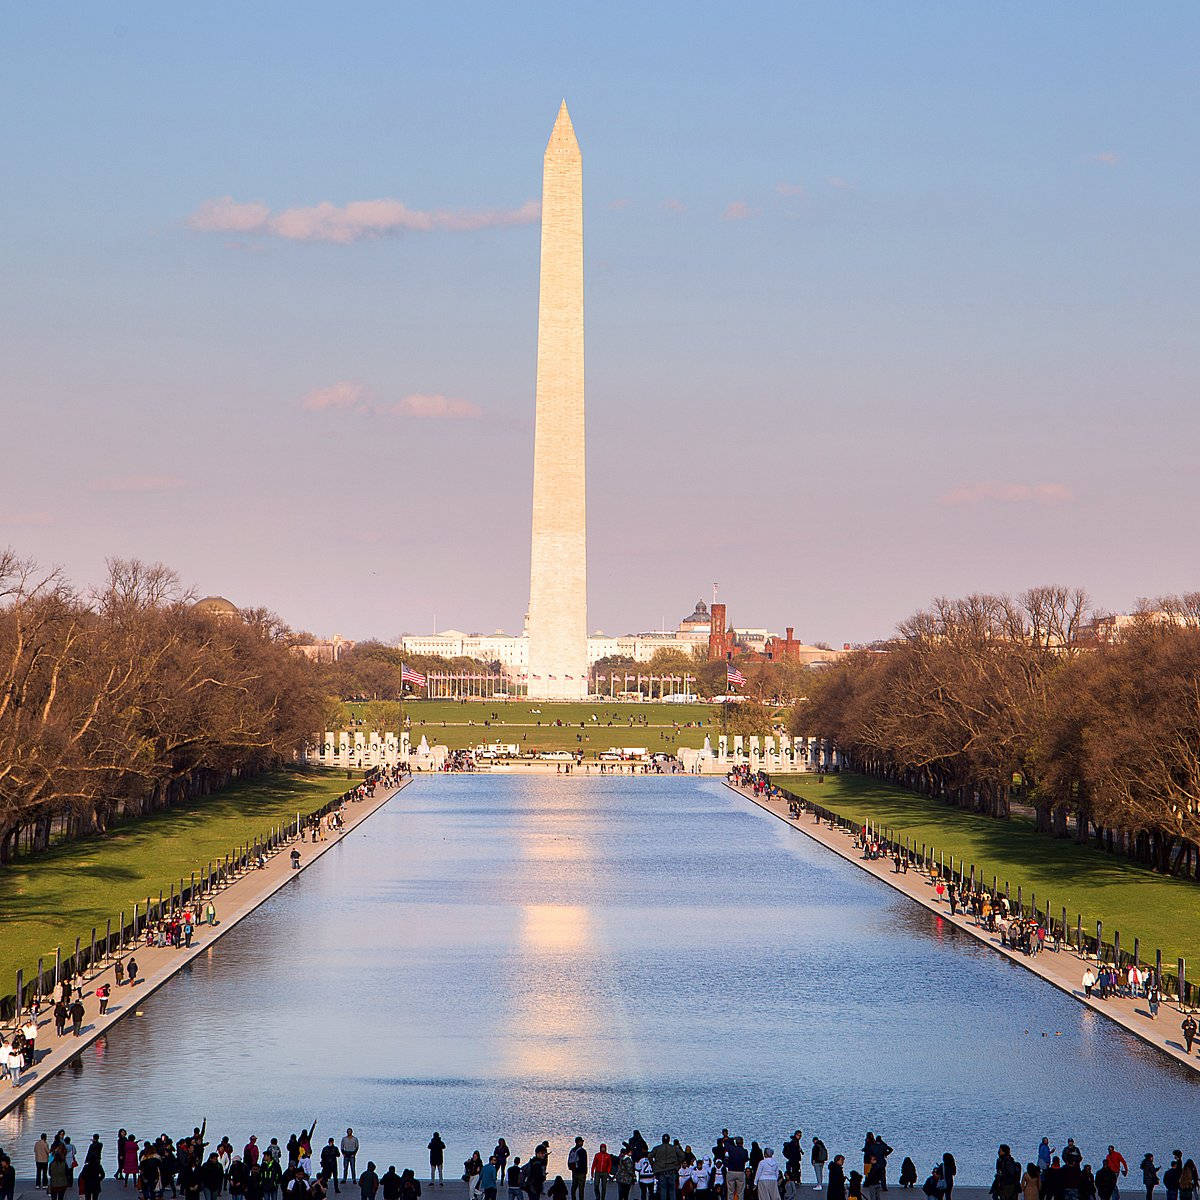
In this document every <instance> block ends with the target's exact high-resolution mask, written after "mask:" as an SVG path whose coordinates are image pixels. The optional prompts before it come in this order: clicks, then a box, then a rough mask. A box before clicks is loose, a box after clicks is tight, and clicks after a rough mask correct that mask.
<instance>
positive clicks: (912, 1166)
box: [900, 1158, 917, 1192]
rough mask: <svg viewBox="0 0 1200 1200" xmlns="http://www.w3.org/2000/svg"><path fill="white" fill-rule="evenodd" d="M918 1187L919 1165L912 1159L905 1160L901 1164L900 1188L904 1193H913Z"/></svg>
mask: <svg viewBox="0 0 1200 1200" xmlns="http://www.w3.org/2000/svg"><path fill="white" fill-rule="evenodd" d="M916 1186H917V1164H916V1163H915V1162H913V1160H912V1159H911V1158H905V1160H904V1161H903V1162H902V1163H901V1164H900V1187H901V1189H902V1190H903V1191H906V1192H911V1191H912V1189H913V1188H915V1187H916Z"/></svg>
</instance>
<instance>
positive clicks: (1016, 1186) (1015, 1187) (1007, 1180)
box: [990, 1145, 1021, 1200]
mask: <svg viewBox="0 0 1200 1200" xmlns="http://www.w3.org/2000/svg"><path fill="white" fill-rule="evenodd" d="M1020 1188H1021V1172H1020V1169H1019V1168H1018V1167H1017V1160H1016V1159H1015V1158H1013V1156H1012V1151H1011V1150H1010V1149H1009V1148H1008V1146H1007V1145H1001V1147H1000V1151H999V1153H998V1155H997V1156H996V1174H995V1176H994V1177H993V1179H992V1186H991V1191H990V1194H991V1196H992V1200H1016V1197H1017V1192H1018V1191H1020Z"/></svg>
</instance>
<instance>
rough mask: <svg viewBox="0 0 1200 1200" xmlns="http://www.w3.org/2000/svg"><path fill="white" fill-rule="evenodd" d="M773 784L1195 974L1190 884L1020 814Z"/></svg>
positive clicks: (840, 782) (864, 787)
mask: <svg viewBox="0 0 1200 1200" xmlns="http://www.w3.org/2000/svg"><path fill="white" fill-rule="evenodd" d="M773 782H775V783H777V784H779V785H780V787H784V788H787V789H788V790H789V791H791V792H794V793H796V794H797V795H799V796H801V797H804V798H807V799H811V800H812V801H814V802H815V803H817V804H820V805H823V806H824V807H825V808H828V809H830V810H831V811H833V812H836V813H838V814H839V815H841V816H844V817H847V818H849V819H850V820H853V821H855V822H860V823H865V822H866V821H868V820H870V821H872V822H874V823H878V824H879V826H880V827H881V828H882V827H885V826H886V827H890V828H891V829H892V830H894V831H895V836H896V837H897V838H899V839H901V840H902V839H903V838H905V837H909V838H911V839H914V840H915V841H916V842H917V845H918V847H919V846H920V844H921V843H922V842H925V843H926V844H927V845H930V846H936V847H937V849H938V850H939V851H940V850H944V851H945V853H946V862H947V863H949V861H950V855H951V854H953V855H954V857H955V862H956V864H957V861H958V860H959V859H965V860H966V863H967V870H968V872H969V871H970V868H971V864H972V863H974V865H975V867H976V878H979V877H982V878H983V879H984V881H985V882H986V883H987V884H989V885H990V884H991V881H992V876H993V875H996V876H998V877H999V881H1000V887H1001V888H1002V889H1003V887H1004V882H1005V880H1008V881H1009V883H1010V885H1011V888H1012V895H1013V896H1014V897H1015V896H1016V894H1017V885H1018V884H1019V885H1020V886H1021V887H1022V888H1023V889H1024V899H1025V902H1026V903H1028V902H1029V897H1030V893H1031V892H1034V893H1036V895H1037V903H1038V907H1039V909H1044V907H1045V904H1046V902H1047V901H1049V903H1050V905H1051V909H1052V912H1053V913H1054V914H1056V915H1057V914H1059V912H1060V909H1061V908H1062V906H1063V905H1064V904H1065V905H1066V907H1067V923H1068V925H1069V926H1070V927H1071V928H1072V929H1073V928H1074V926H1075V919H1076V916H1077V914H1080V913H1082V915H1083V929H1084V932H1085V933H1090V934H1091V936H1092V937H1095V935H1096V921H1097V920H1102V921H1103V922H1104V940H1105V941H1108V942H1111V941H1112V935H1113V932H1114V931H1115V930H1120V933H1121V948H1122V949H1123V950H1128V951H1132V950H1133V939H1134V937H1135V936H1137V937H1140V938H1141V948H1142V955H1143V957H1144V958H1149V959H1150V961H1151V962H1153V959H1154V951H1155V950H1156V949H1161V950H1162V952H1163V959H1164V969H1171V970H1173V969H1174V963H1175V959H1176V957H1177V956H1178V955H1181V954H1182V955H1183V956H1184V957H1185V958H1186V959H1187V960H1188V961H1189V962H1191V963H1194V964H1195V967H1193V968H1192V971H1196V970H1200V887H1198V886H1197V885H1196V884H1195V883H1192V882H1189V881H1187V880H1181V879H1170V878H1168V877H1166V876H1163V875H1157V874H1155V873H1154V872H1153V871H1148V870H1146V869H1145V868H1143V867H1139V866H1136V865H1135V864H1133V863H1129V862H1126V861H1125V860H1124V859H1121V858H1116V857H1114V856H1112V855H1109V854H1106V853H1105V852H1104V851H1102V850H1097V849H1094V848H1093V847H1091V846H1079V845H1076V843H1075V842H1073V841H1068V840H1061V839H1058V838H1052V837H1047V836H1046V835H1045V834H1039V833H1036V832H1035V831H1034V828H1033V825H1032V823H1031V822H1030V821H1027V820H1025V819H1023V818H1020V817H1013V818H1009V819H1008V820H994V819H992V818H990V817H981V816H977V815H976V814H974V813H968V812H963V811H961V810H960V809H957V808H952V807H951V806H950V805H947V804H942V803H940V802H938V801H936V800H927V799H926V798H925V797H923V796H919V795H916V794H914V793H912V792H906V791H903V790H901V789H899V788H892V787H888V786H887V785H886V784H881V783H877V782H876V781H875V780H873V779H868V778H866V777H865V776H862V775H852V774H841V775H826V776H825V782H824V783H818V782H817V777H816V776H815V775H779V776H775V777H773ZM1168 964H1169V966H1168ZM1189 974H1191V972H1189Z"/></svg>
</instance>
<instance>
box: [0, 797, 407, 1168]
mask: <svg viewBox="0 0 1200 1200" xmlns="http://www.w3.org/2000/svg"><path fill="white" fill-rule="evenodd" d="M410 782H411V776H410V777H409V778H408V779H406V780H404V782H403V783H401V785H400V787H398V788H394V789H392V790H391V791H385V790H383V789H377V790H376V793H375V796H374V797H373V798H372V799H369V800H357V801H351V802H349V803H347V804H346V805H345V806H344V808H343V816H344V819H345V825H344V826H343V828H342V830H341V832H339V833H338V834H337V835H336V836H334V837H331V838H329V839H328V840H327V841H324V842H297V841H294V840H293V841H290V842H287V843H286V844H284V845H283V846H281V847H280V848H279V849H278V850H277V851H276V852H275V853H274V854H273V855H272V856H271V857H270V858H268V859H267V865H266V866H265V867H263V868H261V869H251V870H248V871H245V872H243V874H242V875H241V876H240V877H238V878H236V879H234V880H232V881H231V882H230V883H229V884H227V885H226V886H225V887H224V888H223V889H222V890H221V891H219V892H217V893H216V898H215V904H216V908H217V918H218V923H217V925H216V926H215V927H211V928H210V927H209V926H207V925H198V926H197V927H196V933H195V936H194V937H193V938H192V944H191V946H190V947H188V948H187V949H176V948H174V947H170V946H166V947H154V946H147V945H145V944H142V945H138V946H135V947H131V948H130V950H129V951H126V952H125V953H124V954H123V955H122V956H121V957H122V959H123V960H124V961H126V962H127V961H128V960H129V957H130V953H131V952H132V953H133V954H134V956H136V958H137V964H138V980H137V983H136V984H135V985H134V986H133V987H132V988H131V987H130V986H129V985H128V984H126V985H125V986H124V987H117V985H116V976H115V974H114V972H113V964H114V963H115V962H116V959H115V958H114V959H112V960H110V962H109V963H108V964H107V965H106V966H105V967H104V969H103V970H99V971H96V972H95V973H92V972H87V973H86V974H85V976H84V980H83V983H82V987H83V993H84V998H83V1003H84V1007H85V1008H86V1010H87V1015H86V1016H85V1017H84V1025H83V1027H82V1030H81V1032H80V1035H79V1036H78V1037H75V1036H74V1035H73V1034H72V1033H71V1032H70V1026H69V1025H68V1027H67V1033H66V1036H65V1037H61V1038H60V1037H57V1036H56V1035H55V1033H54V1016H53V1005H49V1006H43V1008H42V1011H41V1014H40V1015H39V1017H38V1036H37V1064H36V1065H35V1066H34V1067H33V1068H32V1069H30V1070H28V1071H26V1072H25V1073H24V1074H23V1075H22V1076H21V1085H20V1087H12V1086H11V1085H8V1084H4V1083H0V1117H2V1116H3V1115H4V1114H5V1113H7V1112H8V1111H9V1110H10V1109H13V1108H15V1107H16V1106H17V1105H18V1104H19V1103H20V1102H21V1101H22V1100H24V1099H25V1097H26V1096H28V1095H29V1093H30V1092H33V1091H35V1090H36V1089H37V1088H39V1087H41V1085H42V1084H43V1083H45V1082H46V1080H47V1079H49V1078H51V1077H52V1076H54V1075H56V1074H57V1073H58V1072H59V1071H61V1070H62V1069H63V1067H65V1066H66V1065H67V1064H68V1063H69V1062H70V1061H71V1060H72V1059H73V1058H74V1057H75V1056H76V1055H77V1054H79V1052H80V1051H81V1050H83V1049H85V1048H86V1047H87V1046H90V1045H91V1043H92V1042H94V1041H95V1040H96V1039H97V1038H99V1037H101V1036H102V1035H103V1034H105V1033H107V1032H108V1030H109V1029H111V1028H112V1027H113V1026H114V1025H115V1024H116V1023H117V1022H118V1021H120V1020H121V1019H122V1018H123V1017H127V1016H128V1015H129V1014H130V1013H131V1012H134V1011H136V1009H137V1007H138V1004H139V1003H140V1002H141V1001H142V1000H144V999H145V998H146V997H147V996H149V995H151V994H153V993H154V992H156V991H158V989H159V988H160V987H162V985H163V984H164V983H166V982H167V980H169V979H170V978H171V977H172V976H173V975H174V974H175V973H176V972H177V971H179V970H180V968H182V967H184V966H186V965H187V964H188V963H189V962H191V961H192V959H194V958H195V957H196V956H197V955H200V954H203V953H204V952H205V951H207V950H208V948H209V947H210V946H211V945H212V944H213V943H214V942H215V941H217V940H218V939H219V938H220V937H221V936H222V935H224V934H226V933H228V932H229V930H231V929H232V928H233V927H234V926H235V925H236V924H237V923H238V922H239V921H240V920H241V919H242V918H243V917H244V916H246V915H247V914H248V913H251V912H253V911H254V910H255V909H256V908H257V907H258V906H259V905H260V904H262V902H263V901H264V900H266V899H267V897H268V896H271V895H273V894H274V893H275V892H277V891H278V890H279V889H280V888H281V887H283V886H284V885H285V884H287V883H289V882H290V881H291V880H293V879H295V878H296V877H297V876H298V875H301V874H303V872H304V871H305V870H306V869H307V868H308V867H310V866H312V864H313V863H314V862H316V861H317V859H319V858H320V857H321V855H322V854H324V853H325V852H326V851H327V850H329V849H330V848H331V847H333V846H336V845H337V844H338V842H340V841H341V840H342V838H344V837H345V836H346V834H348V833H349V832H350V831H351V830H353V829H357V828H358V826H359V825H361V824H362V823H363V821H365V820H366V819H367V818H368V817H369V816H371V814H372V813H374V812H377V811H378V810H379V809H380V808H382V807H383V805H385V804H386V803H387V802H388V801H389V800H390V799H391V798H392V797H393V796H394V795H396V793H397V792H399V791H400V790H401V789H402V788H404V787H406V786H407V785H408V784H409V783H410ZM293 849H298V850H299V851H300V854H301V860H300V870H298V871H296V870H293V869H292V865H291V852H292V850H293ZM101 983H108V984H111V985H112V988H111V997H110V1000H109V1005H108V1012H107V1013H106V1014H105V1015H104V1016H100V1013H99V1004H98V1003H97V1001H96V997H95V990H96V987H97V986H98V985H99V984H101ZM4 1032H5V1036H6V1037H7V1036H9V1035H10V1034H11V1027H8V1028H6V1029H5V1030H4ZM19 1169H20V1167H19V1166H18V1170H19Z"/></svg>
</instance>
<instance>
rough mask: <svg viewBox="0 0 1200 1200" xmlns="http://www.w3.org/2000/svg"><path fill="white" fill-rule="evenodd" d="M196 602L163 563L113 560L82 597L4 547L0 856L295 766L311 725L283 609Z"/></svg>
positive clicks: (321, 706)
mask: <svg viewBox="0 0 1200 1200" xmlns="http://www.w3.org/2000/svg"><path fill="white" fill-rule="evenodd" d="M191 599H192V598H191V597H190V596H188V595H186V594H185V593H184V591H183V589H182V588H181V587H180V584H179V580H178V578H177V577H176V575H175V574H174V573H173V572H171V571H170V570H168V569H167V568H165V567H163V566H161V565H147V564H143V563H140V562H112V563H110V564H109V575H108V579H107V582H106V583H105V585H104V587H102V588H101V589H99V590H98V591H96V592H94V593H90V594H83V593H81V592H79V591H77V590H76V589H74V588H72V587H71V585H70V584H69V583H68V582H67V581H66V580H65V579H64V578H63V577H62V576H61V574H60V573H59V572H57V571H46V570H41V569H39V568H38V566H37V565H36V564H35V563H33V562H30V561H27V560H24V559H21V558H19V557H18V556H17V555H16V554H15V553H13V552H12V551H0V862H8V861H10V860H11V858H12V856H13V854H14V852H15V851H16V849H17V848H18V847H19V846H22V845H23V846H25V847H26V848H28V849H29V850H38V849H42V848H45V846H46V845H48V844H49V841H50V838H51V831H52V829H53V828H54V826H55V825H57V826H58V827H59V828H60V829H62V831H63V832H65V833H66V834H67V835H81V834H85V833H89V832H101V831H103V830H104V829H105V828H106V827H107V826H108V824H109V823H110V822H111V821H112V820H113V819H114V818H115V817H118V816H130V815H134V816H136V815H141V814H143V813H146V812H148V811H151V810H154V809H157V808H160V807H163V806H165V805H166V804H169V803H171V802H172V801H173V800H176V799H178V798H179V797H181V796H182V795H185V794H196V793H204V792H207V791H210V790H212V789H213V788H214V787H216V786H219V785H221V784H223V783H225V782H227V781H228V780H229V779H231V778H233V777H234V776H237V775H242V774H246V773H250V772H254V771H257V770H260V769H262V768H265V767H267V766H270V765H273V764H275V763H278V762H280V761H287V760H290V759H291V757H292V751H293V750H294V749H295V748H296V747H297V746H298V745H300V744H302V743H303V741H304V739H305V736H306V735H308V734H309V733H310V732H311V731H312V730H315V729H318V728H320V727H321V725H322V720H323V716H324V713H325V710H326V705H327V700H326V698H325V692H324V689H323V688H322V687H321V686H320V681H319V679H318V675H317V672H316V671H315V669H314V668H313V667H312V666H311V665H310V664H309V663H308V662H306V661H305V660H304V659H303V658H301V657H300V656H299V655H297V654H295V653H293V652H292V650H291V648H290V647H291V644H292V641H293V636H292V634H291V633H290V631H289V630H288V629H287V628H286V627H285V626H284V625H283V624H282V623H281V622H280V621H279V620H278V618H276V617H274V616H273V615H272V614H270V613H268V612H266V611H263V610H250V611H246V612H243V613H242V614H241V617H240V618H234V619H229V618H224V619H223V618H220V617H213V616H210V615H206V614H205V613H203V612H200V611H197V610H195V609H194V608H193V607H192V604H191Z"/></svg>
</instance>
